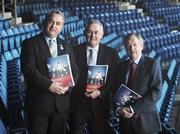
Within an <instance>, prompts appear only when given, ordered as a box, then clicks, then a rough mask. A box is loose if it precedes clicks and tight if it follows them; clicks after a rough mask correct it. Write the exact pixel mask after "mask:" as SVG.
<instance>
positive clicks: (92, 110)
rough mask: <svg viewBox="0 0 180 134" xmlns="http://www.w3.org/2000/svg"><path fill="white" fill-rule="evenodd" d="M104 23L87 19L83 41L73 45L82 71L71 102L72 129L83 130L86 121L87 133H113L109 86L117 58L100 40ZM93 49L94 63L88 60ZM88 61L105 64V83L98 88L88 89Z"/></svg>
mask: <svg viewBox="0 0 180 134" xmlns="http://www.w3.org/2000/svg"><path fill="white" fill-rule="evenodd" d="M103 33H104V32H103V25H102V24H101V22H100V21H98V20H90V21H88V23H87V26H86V28H85V36H86V42H85V43H83V44H81V45H78V46H76V47H75V48H74V53H75V58H76V62H77V65H78V67H79V70H81V73H80V75H79V79H78V82H77V85H76V86H75V89H74V90H73V92H72V94H71V97H70V102H71V112H70V117H71V118H70V119H71V121H70V130H71V133H77V134H82V133H83V128H84V127H85V124H86V123H87V128H88V131H89V132H90V133H101V134H103V133H108V134H110V133H112V129H111V127H110V125H109V115H110V109H111V89H112V82H113V80H112V79H111V78H112V76H113V70H114V69H113V68H114V66H115V64H117V63H118V62H119V57H118V54H117V51H116V50H114V49H112V48H110V47H107V46H105V45H102V44H100V40H101V39H102V37H103ZM91 49H95V50H94V51H95V53H96V54H95V56H94V57H93V58H94V59H95V60H94V61H93V62H94V63H88V62H89V61H90V51H91ZM88 64H94V65H96V64H97V65H108V66H109V70H108V75H107V81H106V84H104V85H103V86H102V87H101V88H100V89H94V90H92V91H91V90H90V91H89V90H87V89H86V84H87V75H88Z"/></svg>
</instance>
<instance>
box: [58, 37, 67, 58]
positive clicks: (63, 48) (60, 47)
mask: <svg viewBox="0 0 180 134" xmlns="http://www.w3.org/2000/svg"><path fill="white" fill-rule="evenodd" d="M57 50H58V55H63V54H65V53H66V45H65V42H64V41H63V40H62V39H60V38H57Z"/></svg>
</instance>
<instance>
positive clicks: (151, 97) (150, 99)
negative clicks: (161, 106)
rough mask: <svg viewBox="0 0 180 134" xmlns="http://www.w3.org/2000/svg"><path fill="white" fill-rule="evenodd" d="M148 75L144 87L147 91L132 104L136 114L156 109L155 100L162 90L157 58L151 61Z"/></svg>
mask: <svg viewBox="0 0 180 134" xmlns="http://www.w3.org/2000/svg"><path fill="white" fill-rule="evenodd" d="M149 77H150V78H149V82H148V85H147V87H145V88H147V92H146V93H145V94H144V95H143V96H142V98H141V99H139V100H138V101H136V102H135V103H134V104H133V105H132V108H133V110H134V112H135V113H136V114H140V113H142V112H145V111H149V112H150V111H151V110H152V111H156V102H157V101H158V100H159V98H160V96H161V90H162V74H161V66H160V62H159V60H156V61H155V62H153V64H152V67H151V69H150V74H149ZM145 90H146V89H145Z"/></svg>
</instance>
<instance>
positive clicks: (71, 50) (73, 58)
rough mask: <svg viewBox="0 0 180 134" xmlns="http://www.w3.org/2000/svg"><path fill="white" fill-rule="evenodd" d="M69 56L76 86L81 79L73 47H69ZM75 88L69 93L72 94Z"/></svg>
mask: <svg viewBox="0 0 180 134" xmlns="http://www.w3.org/2000/svg"><path fill="white" fill-rule="evenodd" d="M68 53H69V55H70V63H71V69H72V74H73V78H74V83H75V85H76V83H77V81H78V78H79V70H78V67H77V64H76V61H75V56H74V51H73V48H72V47H69V52H68ZM72 89H73V87H71V88H69V92H68V93H71V91H72Z"/></svg>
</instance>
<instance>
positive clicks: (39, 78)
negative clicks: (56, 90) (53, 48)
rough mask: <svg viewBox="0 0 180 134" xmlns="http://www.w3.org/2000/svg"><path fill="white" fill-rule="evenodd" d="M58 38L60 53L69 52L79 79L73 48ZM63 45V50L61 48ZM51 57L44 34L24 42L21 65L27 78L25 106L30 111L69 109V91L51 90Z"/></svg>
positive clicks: (73, 71)
mask: <svg viewBox="0 0 180 134" xmlns="http://www.w3.org/2000/svg"><path fill="white" fill-rule="evenodd" d="M64 43H65V42H63V41H62V40H60V39H57V44H58V55H62V54H69V56H70V63H71V68H72V73H73V77H74V79H75V81H77V77H78V74H77V71H78V70H77V65H76V64H75V60H74V55H73V49H72V48H71V47H70V46H69V45H65V44H64ZM60 44H62V45H63V48H64V49H63V50H61V49H60V46H59V45H60ZM49 57H51V54H50V51H49V47H48V44H47V43H46V40H45V37H44V34H43V33H41V34H39V35H37V36H35V37H32V38H30V39H27V40H25V41H24V42H23V45H22V51H21V67H22V72H23V74H24V78H25V80H26V84H27V89H26V98H25V108H26V109H27V110H28V112H30V113H50V112H52V110H53V109H55V108H57V110H58V111H59V112H60V113H64V112H66V111H68V110H69V93H66V94H65V95H56V94H53V93H51V92H49V90H48V89H49V87H50V85H51V84H52V81H51V80H50V79H49V78H48V69H47V58H49Z"/></svg>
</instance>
